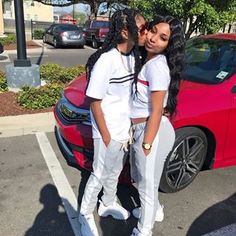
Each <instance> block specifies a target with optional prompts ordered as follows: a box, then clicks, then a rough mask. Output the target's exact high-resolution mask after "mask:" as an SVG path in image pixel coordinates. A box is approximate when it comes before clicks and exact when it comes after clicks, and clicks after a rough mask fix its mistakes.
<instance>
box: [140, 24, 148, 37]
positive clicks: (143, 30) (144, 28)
mask: <svg viewBox="0 0 236 236" xmlns="http://www.w3.org/2000/svg"><path fill="white" fill-rule="evenodd" d="M147 29H148V22H146V23H145V24H144V25H141V26H140V27H139V28H138V33H140V34H141V35H143V34H145V31H146V30H147Z"/></svg>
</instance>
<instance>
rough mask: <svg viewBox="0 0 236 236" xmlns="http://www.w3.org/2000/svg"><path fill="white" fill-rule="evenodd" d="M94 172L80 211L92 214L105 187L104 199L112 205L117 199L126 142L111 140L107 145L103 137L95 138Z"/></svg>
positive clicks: (106, 203) (85, 191)
mask: <svg viewBox="0 0 236 236" xmlns="http://www.w3.org/2000/svg"><path fill="white" fill-rule="evenodd" d="M93 142H94V160H93V172H92V173H91V175H90V177H89V179H88V182H87V184H86V187H85V190H84V195H83V198H82V203H81V207H80V213H81V214H82V215H86V214H91V213H92V212H93V211H94V208H95V207H96V204H97V196H98V194H99V192H100V191H101V190H102V188H103V196H102V201H103V203H104V204H105V205H107V206H108V205H110V204H112V203H113V202H114V201H115V200H116V191H117V183H118V178H119V175H120V173H121V171H122V169H123V166H124V163H125V160H126V155H125V154H126V153H125V150H124V148H123V146H124V144H123V143H121V142H117V141H114V140H111V141H110V143H109V145H108V146H107V147H106V145H105V144H104V142H103V140H102V139H99V138H97V139H94V140H93Z"/></svg>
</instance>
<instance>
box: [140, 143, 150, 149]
mask: <svg viewBox="0 0 236 236" xmlns="http://www.w3.org/2000/svg"><path fill="white" fill-rule="evenodd" d="M142 147H143V149H145V150H150V149H151V148H152V144H150V143H143V144H142Z"/></svg>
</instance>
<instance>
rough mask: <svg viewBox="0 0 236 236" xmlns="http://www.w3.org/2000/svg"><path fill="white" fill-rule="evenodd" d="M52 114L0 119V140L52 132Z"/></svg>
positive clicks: (53, 121)
mask: <svg viewBox="0 0 236 236" xmlns="http://www.w3.org/2000/svg"><path fill="white" fill-rule="evenodd" d="M54 126H55V119H54V116H53V112H48V113H36V114H26V115H18V116H4V117H0V138H3V137H13V136H21V135H26V134H35V133H36V132H40V131H41V132H53V131H54Z"/></svg>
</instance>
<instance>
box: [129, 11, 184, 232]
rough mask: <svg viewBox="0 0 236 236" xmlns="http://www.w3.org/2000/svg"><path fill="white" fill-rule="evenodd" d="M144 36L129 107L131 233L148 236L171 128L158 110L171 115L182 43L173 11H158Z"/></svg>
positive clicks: (159, 212) (158, 209) (158, 213)
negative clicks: (133, 192)
mask: <svg viewBox="0 0 236 236" xmlns="http://www.w3.org/2000/svg"><path fill="white" fill-rule="evenodd" d="M146 36H147V38H146V43H145V48H146V50H147V58H146V62H145V64H144V65H143V67H142V70H141V71H140V73H139V75H138V80H137V81H136V82H135V86H134V93H133V94H134V99H133V102H132V110H131V117H132V124H133V125H132V127H133V130H134V135H133V137H134V144H133V145H132V153H133V155H132V162H131V167H132V170H133V171H131V175H132V177H133V179H134V180H135V182H136V183H137V185H138V191H139V196H140V202H141V207H140V208H136V209H134V210H133V215H134V216H136V217H137V218H139V221H138V226H137V228H134V229H133V232H132V236H151V235H152V229H153V226H154V222H155V220H156V221H162V220H163V217H164V213H163V207H162V206H161V205H160V203H159V200H158V188H159V182H160V178H161V175H162V171H163V166H164V162H165V159H166V157H167V155H168V153H169V152H170V151H171V149H172V147H173V144H174V140H175V132H174V129H173V127H172V125H171V123H170V121H169V119H168V118H167V117H166V116H164V115H163V113H164V111H165V112H167V113H168V114H169V115H170V116H171V115H173V114H174V113H175V110H176V105H177V94H178V91H179V82H180V80H181V72H182V69H183V57H184V46H185V40H184V34H183V29H182V24H181V22H180V21H179V20H177V19H176V18H174V17H172V16H157V17H156V18H155V19H154V20H153V21H152V22H151V23H150V25H149V31H148V32H147V35H146ZM135 171H136V172H135Z"/></svg>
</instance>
